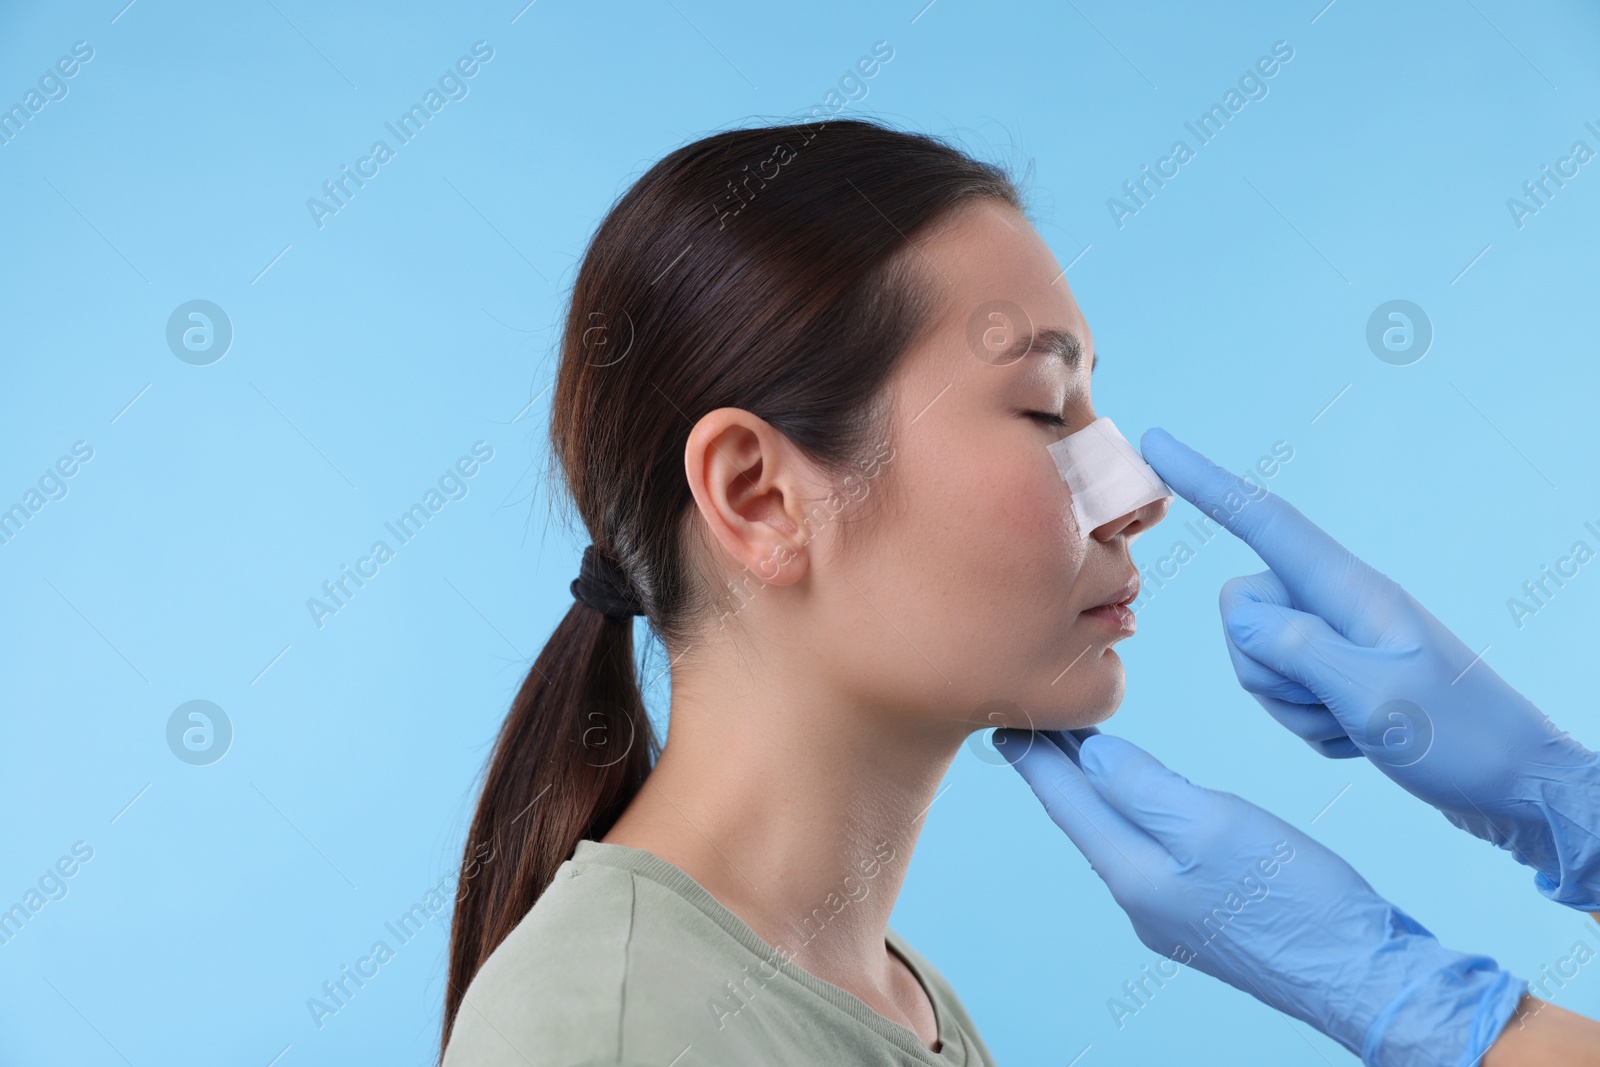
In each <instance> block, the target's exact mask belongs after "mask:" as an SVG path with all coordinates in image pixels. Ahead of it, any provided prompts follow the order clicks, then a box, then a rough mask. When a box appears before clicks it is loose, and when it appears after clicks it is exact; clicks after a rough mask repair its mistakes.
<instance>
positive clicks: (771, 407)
mask: <svg viewBox="0 0 1600 1067" xmlns="http://www.w3.org/2000/svg"><path fill="white" fill-rule="evenodd" d="M981 197H990V198H995V199H997V200H999V201H1001V202H1004V203H1006V204H1009V205H1011V206H1012V207H1015V208H1017V209H1018V210H1019V211H1020V210H1024V208H1023V204H1022V202H1021V196H1020V194H1019V193H1018V191H1017V189H1016V187H1015V186H1014V185H1013V183H1012V181H1011V180H1010V178H1009V177H1008V175H1007V173H1006V171H1005V170H1004V169H1003V168H1001V167H999V166H996V165H993V164H988V163H984V162H980V161H977V160H974V159H973V158H971V157H970V156H968V155H966V154H964V153H963V152H961V151H959V150H958V149H956V148H953V147H951V146H949V145H947V144H945V143H944V142H942V141H940V140H936V139H934V138H932V137H929V136H925V135H922V134H916V133H908V132H902V131H898V130H894V129H890V128H888V127H887V126H885V125H882V124H880V123H877V122H866V121H857V120H840V121H829V122H824V123H820V124H816V125H809V124H797V125H783V126H765V127H755V128H748V129H737V130H730V131H726V132H722V133H716V134H713V135H711V136H709V137H705V138H702V139H701V140H698V141H695V142H693V143H691V144H688V145H685V146H683V147H681V148H679V149H677V150H675V151H673V152H672V153H670V154H669V155H667V156H666V157H665V158H664V159H662V160H661V161H660V162H658V163H656V164H655V165H654V166H653V167H651V168H650V169H649V170H648V171H646V172H645V174H644V175H643V176H642V177H641V178H640V179H639V180H638V181H637V182H635V183H634V185H633V186H632V187H631V188H630V189H628V191H627V192H626V193H625V194H623V196H622V197H621V198H620V199H619V200H618V201H617V203H616V205H615V206H614V207H613V208H612V209H611V211H610V213H609V214H607V215H606V217H605V219H604V221H602V222H601V224H600V226H599V228H598V230H596V232H595V234H594V237H593V238H592V240H591V241H590V243H589V247H588V249H587V250H586V252H585V254H584V258H583V262H582V265H581V267H580V268H579V271H578V275H577V279H576V281H575V283H574V285H573V290H572V298H571V303H570V305H569V308H568V312H567V318H566V325H565V330H564V332H563V335H562V339H561V357H560V369H559V371H558V372H557V378H556V387H555V395H554V397H553V400H552V405H553V406H552V412H551V417H550V445H551V453H550V454H551V460H552V468H554V465H555V464H556V463H559V465H560V473H561V475H562V476H563V478H564V481H565V484H566V486H567V488H568V490H569V492H570V494H571V498H572V503H573V505H574V506H575V509H576V511H577V513H578V515H579V516H581V518H582V519H583V522H584V525H585V526H586V527H587V528H588V530H589V534H590V537H591V540H592V541H593V543H594V546H595V549H596V551H597V552H599V553H601V554H602V555H603V556H604V557H605V558H606V559H607V560H609V561H610V563H611V565H612V566H614V567H616V568H617V569H618V571H620V573H621V574H623V575H625V576H626V580H627V583H628V586H629V588H630V590H631V593H632V595H633V597H634V598H635V599H636V600H637V602H638V603H639V604H640V606H641V607H642V608H643V609H644V612H645V614H646V617H647V619H648V622H649V626H650V629H651V630H652V631H653V632H654V633H655V634H656V635H657V637H658V638H660V639H661V640H662V641H663V642H664V643H666V644H667V645H669V646H674V647H682V646H683V645H685V644H686V643H687V642H688V641H689V640H690V638H691V637H692V636H693V635H694V634H695V633H696V632H697V631H698V630H699V629H701V628H703V627H705V626H707V624H708V622H710V621H711V620H712V613H713V612H714V611H715V610H716V604H717V598H716V595H715V590H714V589H713V588H711V587H710V585H709V583H707V582H704V581H701V580H699V579H698V573H697V572H696V570H695V568H694V560H695V558H696V556H695V553H694V551H693V541H692V537H693V536H694V534H695V529H694V524H693V522H692V520H693V518H694V516H695V515H696V514H697V512H696V511H695V508H694V507H693V504H694V500H693V496H692V495H691V493H690V491H689V485H688V482H687V480H686V479H685V477H684V472H683V456H684V448H685V446H686V444H687V441H688V436H689V431H690V430H691V429H692V428H693V426H694V424H695V422H696V420H698V419H699V418H700V416H702V415H704V414H705V413H706V412H708V411H712V410H714V409H716V408H719V407H737V408H743V409H745V410H746V411H749V412H751V413H752V414H754V415H756V416H759V417H760V418H762V419H764V420H766V421H767V422H768V423H769V424H771V425H772V426H773V427H774V428H775V429H777V430H779V431H780V432H782V433H783V434H784V435H785V436H786V437H787V438H788V439H789V440H790V441H791V442H793V443H794V445H795V446H796V447H797V448H798V449H800V450H801V451H802V452H803V453H804V454H805V455H807V456H808V457H809V458H810V459H811V460H812V461H813V462H814V463H816V464H817V466H818V468H819V469H822V470H825V471H828V472H830V473H831V472H840V471H844V470H847V469H848V468H850V467H851V466H852V465H856V464H859V463H860V460H861V457H862V456H864V455H866V454H869V453H872V452H874V451H876V450H877V449H878V448H879V447H880V445H881V444H883V443H885V435H886V433H887V429H888V416H889V407H888V404H887V403H886V400H887V396H886V392H887V391H886V390H885V389H884V388H883V386H884V384H885V382H886V380H887V379H888V378H889V376H890V374H891V372H892V371H893V369H894V367H895V365H896V363H897V362H898V360H899V358H900V356H901V354H902V353H903V352H904V351H905V350H906V349H907V348H908V347H910V345H911V344H912V343H913V342H914V341H915V340H916V339H917V338H918V337H919V336H920V333H921V331H923V330H924V329H926V328H927V327H928V326H930V325H932V322H933V317H934V314H935V312H936V311H937V310H938V308H939V307H940V306H941V305H940V301H939V300H938V293H937V290H936V289H935V288H934V287H933V284H932V280H931V279H929V278H927V277H926V272H925V271H923V270H921V269H920V265H919V263H918V262H917V261H918V258H919V257H918V256H917V254H916V249H915V247H914V244H913V239H914V238H915V237H916V236H917V235H918V234H919V233H921V232H925V230H926V229H927V228H928V227H930V225H931V224H933V223H934V222H935V221H937V220H939V219H941V218H943V217H945V216H946V213H947V212H949V211H950V210H951V209H952V208H954V207H956V206H958V205H961V204H964V203H966V202H969V201H971V200H974V199H976V198H981ZM554 473H555V471H554V469H552V474H554ZM561 480H562V479H557V478H554V477H552V479H551V484H552V485H555V484H559V482H560V481H561ZM660 753H661V744H660V741H659V740H658V739H657V737H656V734H655V730H654V728H653V727H652V725H651V723H650V720H649V718H648V717H647V716H646V713H645V707H644V699H643V696H642V694H641V692H640V688H639V683H638V680H637V678H636V677H635V664H634V648H633V625H632V620H631V619H613V618H610V617H608V616H606V615H603V614H601V613H600V612H599V611H597V610H595V609H594V608H591V607H588V606H586V605H584V604H582V603H580V602H577V601H574V602H573V605H572V607H570V608H569V609H568V610H567V613H566V615H565V616H564V617H563V618H562V619H561V621H560V622H559V623H558V624H557V625H556V628H555V632H554V633H552V634H551V636H550V640H549V641H548V642H547V643H546V644H545V646H544V650H543V651H541V652H540V653H539V656H538V658H537V659H536V660H535V661H534V663H533V669H532V670H530V671H529V672H528V677H527V679H526V680H525V681H524V682H523V683H522V687H521V688H520V689H519V690H518V692H517V695H516V698H515V699H514V700H513V701H512V704H511V711H510V714H509V715H508V716H507V717H506V721H505V724H504V725H503V726H502V727H501V729H500V733H499V736H498V738H497V740H496V741H495V746H494V752H493V755H492V756H491V757H490V759H489V765H488V771H487V773H486V775H485V780H484V786H483V794H482V797H481V799H480V800H479V802H478V808H477V812H476V814H475V815H474V817H473V820H472V828H471V830H470V831H469V833H468V835H467V841H466V849H465V854H464V857H463V860H462V869H461V876H460V879H459V882H458V891H457V898H456V908H455V915H454V919H453V922H452V925H451V930H450V973H449V976H448V983H447V985H446V991H445V1011H444V1026H443V1033H442V1036H441V1040H440V1049H441V1054H442V1051H443V1049H444V1047H445V1046H446V1045H447V1044H448V1042H449V1038H450V1031H451V1028H452V1026H453V1024H454V1022H455V1017H456V1012H457V1011H458V1010H459V1008H460V1006H461V999H462V996H463V995H464V993H465V991H466V987H467V984H468V983H469V982H470V981H471V980H472V977H473V975H475V974H476V973H477V971H478V969H479V967H481V966H482V965H483V962H484V960H486V959H487V958H488V956H489V954H490V953H491V952H493V951H494V949H495V947H496V946H498V945H499V944H500V942H501V941H503V940H505V938H506V936H507V935H508V934H510V933H511V931H512V929H513V928H514V927H515V926H516V925H517V924H518V923H519V922H520V921H521V920H522V918H523V916H525V915H526V914H527V912H528V910H529V909H530V908H532V907H533V905H534V902H535V901H537V900H538V899H539V896H540V894H542V893H543V892H544V890H545V887H546V886H548V885H549V884H550V882H551V880H552V879H553V878H554V876H555V872H556V869H557V868H558V867H559V866H560V865H561V864H562V862H564V861H565V860H567V859H568V858H570V857H571V855H572V852H573V849H574V848H575V847H576V846H577V843H578V841H579V840H581V839H584V838H592V839H598V838H600V837H603V836H604V835H605V833H606V831H607V830H609V829H610V828H611V826H612V825H613V824H614V823H615V822H616V820H617V818H618V817H619V816H620V815H621V814H622V811H623V809H624V808H626V807H627V806H628V804H629V802H630V801H631V800H632V799H633V797H634V795H635V794H636V793H637V792H638V791H639V789H640V788H641V786H642V784H643V782H644V779H645V776H646V775H647V774H649V772H650V769H651V768H652V767H653V766H654V765H655V760H656V759H657V758H658V757H659V755H660Z"/></svg>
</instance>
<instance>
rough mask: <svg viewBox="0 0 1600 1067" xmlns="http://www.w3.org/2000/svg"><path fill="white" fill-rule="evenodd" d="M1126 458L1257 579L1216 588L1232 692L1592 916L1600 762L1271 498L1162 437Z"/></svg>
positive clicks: (1422, 611) (1150, 437)
mask: <svg viewBox="0 0 1600 1067" xmlns="http://www.w3.org/2000/svg"><path fill="white" fill-rule="evenodd" d="M1140 447H1141V450H1142V451H1143V453H1144V458H1145V462H1147V463H1149V464H1150V465H1151V466H1152V467H1154V468H1155V469H1156V471H1157V473H1159V474H1160V475H1161V477H1162V479H1163V480H1164V481H1165V482H1166V483H1167V485H1169V486H1171V487H1172V489H1173V491H1175V492H1176V493H1178V494H1179V495H1180V496H1182V497H1183V498H1184V499H1186V500H1188V501H1189V502H1190V503H1192V504H1194V505H1195V506H1196V507H1197V508H1199V509H1200V510H1201V511H1202V512H1204V513H1205V514H1207V515H1209V516H1211V517H1212V518H1213V519H1215V520H1216V521H1217V522H1219V523H1221V524H1222V525H1223V526H1224V527H1225V528H1226V529H1228V530H1229V531H1230V532H1231V533H1234V534H1236V535H1237V536H1238V537H1240V538H1241V539H1243V540H1244V541H1245V542H1246V543H1247V544H1249V545H1250V547H1251V548H1253V549H1255V551H1256V554H1257V555H1259V556H1260V557H1261V558H1262V559H1263V560H1264V561H1265V562H1266V564H1267V566H1268V567H1270V568H1271V569H1270V570H1267V571H1263V572H1262V573H1260V574H1254V575H1250V576H1249V577H1244V578H1234V579H1232V580H1230V581H1229V582H1228V583H1227V584H1225V585H1224V586H1223V588H1222V595H1221V600H1220V603H1221V609H1222V618H1223V624H1224V628H1225V631H1226V637H1227V645H1228V655H1229V656H1230V657H1231V658H1232V660H1233V666H1234V672H1235V673H1236V674H1237V675H1238V677H1239V684H1240V685H1242V686H1243V687H1244V688H1245V689H1246V690H1247V691H1248V692H1250V693H1251V695H1253V696H1254V697H1255V698H1256V700H1257V701H1258V702H1260V704H1261V706H1262V707H1264V708H1266V709H1267V711H1268V712H1269V713H1271V714H1272V716H1273V717H1274V718H1276V719H1277V720H1278V721H1279V722H1280V723H1282V724H1283V725H1284V726H1286V727H1288V728H1289V729H1290V730H1292V731H1294V732H1295V733H1296V734H1298V735H1299V736H1300V737H1302V738H1304V739H1305V740H1306V741H1307V742H1309V743H1310V744H1311V746H1312V747H1313V748H1315V749H1317V750H1318V751H1320V752H1322V753H1323V755H1326V756H1333V757H1346V756H1358V755H1361V756H1366V757H1367V758H1368V759H1370V760H1371V761H1372V762H1373V763H1375V764H1376V765H1377V766H1378V768H1379V769H1380V770H1382V771H1383V773H1385V774H1387V775H1388V776H1389V777H1390V778H1393V779H1394V780H1395V781H1396V782H1398V783H1399V784H1400V785H1401V786H1402V787H1403V788H1404V789H1406V790H1407V791H1409V792H1410V793H1412V794H1414V795H1415V796H1417V797H1420V798H1421V799H1423V800H1425V801H1427V802H1428V803H1430V804H1432V805H1433V806H1434V807H1436V808H1438V809H1439V810H1440V811H1441V812H1442V813H1443V814H1444V816H1445V818H1447V819H1449V820H1450V821H1451V822H1452V823H1454V824H1455V825H1456V826H1459V827H1460V828H1462V829H1463V830H1466V831H1468V832H1469V833H1472V834H1475V835H1477V836H1478V837H1481V838H1483V839H1484V840H1485V841H1489V842H1491V843H1493V844H1495V845H1497V846H1499V847H1500V848H1504V849H1507V850H1508V851H1510V852H1511V853H1512V854H1513V855H1514V856H1515V857H1516V858H1517V860H1518V861H1519V862H1521V863H1524V864H1526V865H1528V866H1530V867H1532V868H1534V869H1535V870H1536V871H1537V872H1538V873H1537V874H1536V875H1535V876H1534V884H1535V886H1537V888H1538V890H1539V892H1541V893H1543V894H1544V895H1545V896H1547V897H1549V898H1550V899H1551V900H1555V901H1558V902H1560V903H1562V904H1566V905H1568V906H1570V907H1573V908H1577V909H1579V910H1582V911H1600V754H1596V753H1594V752H1591V751H1590V750H1589V749H1587V748H1585V747H1584V746H1583V745H1581V744H1579V743H1578V742H1577V741H1576V740H1575V739H1574V738H1573V737H1572V736H1571V735H1570V734H1567V733H1564V732H1562V731H1561V730H1559V729H1557V728H1556V727H1555V726H1554V725H1553V724H1552V723H1551V722H1550V720H1549V719H1548V718H1546V717H1545V716H1544V714H1543V713H1541V712H1540V711H1539V709H1538V708H1536V707H1534V706H1533V704H1532V703H1531V702H1530V701H1529V700H1528V699H1527V698H1526V697H1524V696H1523V695H1522V694H1521V693H1519V692H1517V691H1516V690H1515V689H1513V688H1512V687H1511V686H1510V685H1508V684H1506V682H1505V681H1504V680H1502V679H1501V677H1500V676H1499V675H1498V674H1496V673H1495V672H1494V670H1493V669H1492V668H1491V667H1490V666H1489V665H1488V664H1487V663H1485V662H1484V661H1483V660H1481V659H1480V658H1478V656H1477V655H1475V654H1474V653H1473V652H1472V650H1471V649H1470V648H1468V647H1467V646H1466V645H1465V644H1463V643H1462V642H1461V641H1460V640H1459V639H1458V638H1457V637H1456V636H1455V634H1453V633H1451V632H1450V631H1449V629H1447V628H1446V627H1445V625H1444V624H1443V623H1441V622H1440V621H1439V620H1438V619H1436V618H1434V617H1433V615H1432V614H1430V613H1429V612H1428V610H1427V609H1426V608H1424V607H1423V606H1422V605H1421V604H1419V603H1418V602H1417V601H1416V600H1415V599H1414V598H1413V597H1412V596H1411V595H1410V594H1409V593H1407V592H1406V591H1405V590H1404V589H1402V588H1400V586H1399V585H1397V584H1395V583H1394V582H1393V581H1391V580H1390V579H1389V578H1387V577H1385V576H1384V575H1383V574H1381V573H1379V572H1378V571H1376V570H1374V569H1373V568H1372V567H1370V566H1368V565H1367V564H1366V563H1363V562H1362V561H1361V560H1359V559H1357V558H1356V557H1355V556H1354V555H1352V554H1351V553H1350V552H1349V551H1347V550H1346V549H1345V548H1344V547H1343V546H1342V545H1340V544H1339V543H1338V542H1337V541H1335V540H1334V539H1333V538H1332V537H1330V536H1328V534H1326V533H1324V532H1323V531H1322V530H1321V529H1319V528H1318V527H1317V526H1316V525H1315V524H1313V523H1312V522H1311V520H1309V519H1307V518H1306V517H1305V516H1304V515H1302V514H1300V512H1299V511H1297V510H1296V509H1295V508H1294V507H1293V506H1292V505H1290V504H1289V503H1288V502H1287V501H1286V500H1284V499H1283V498H1282V497H1279V496H1277V495H1275V494H1273V493H1269V492H1267V491H1266V490H1265V489H1264V488H1262V487H1260V486H1255V485H1251V484H1249V483H1247V482H1245V481H1243V480H1242V479H1240V478H1238V477H1236V476H1235V475H1233V474H1230V473H1229V472H1227V471H1225V470H1223V469H1221V468H1220V467H1218V466H1216V465H1215V464H1213V463H1211V461H1209V460H1208V459H1206V458H1205V457H1204V456H1202V455H1200V454H1199V453H1198V452H1195V451H1194V450H1192V449H1190V448H1189V447H1187V446H1186V445H1184V444H1182V443H1180V442H1179V441H1178V440H1176V439H1175V438H1174V437H1173V436H1172V435H1171V434H1169V433H1167V432H1166V431H1165V430H1161V429H1152V430H1149V431H1147V432H1146V433H1145V435H1144V437H1143V439H1142V440H1141V441H1140Z"/></svg>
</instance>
